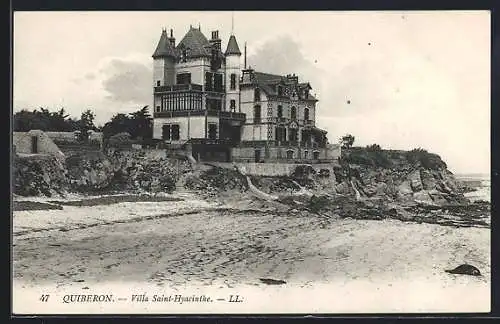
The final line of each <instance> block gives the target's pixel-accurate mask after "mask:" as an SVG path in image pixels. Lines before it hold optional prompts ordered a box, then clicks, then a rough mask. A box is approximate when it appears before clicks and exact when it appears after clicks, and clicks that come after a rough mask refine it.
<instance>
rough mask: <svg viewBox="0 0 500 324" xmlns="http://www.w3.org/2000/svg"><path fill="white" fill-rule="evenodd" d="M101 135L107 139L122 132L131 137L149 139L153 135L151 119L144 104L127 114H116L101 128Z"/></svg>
mask: <svg viewBox="0 0 500 324" xmlns="http://www.w3.org/2000/svg"><path fill="white" fill-rule="evenodd" d="M102 132H103V136H104V138H105V139H109V138H110V137H111V136H113V135H115V134H119V133H123V132H127V133H129V134H130V137H131V138H132V139H151V138H152V137H153V119H152V118H151V115H150V114H149V111H148V106H144V107H143V108H142V109H139V110H138V111H136V112H133V113H129V114H128V115H127V114H122V113H119V114H116V115H114V116H113V118H111V121H109V122H107V123H106V124H105V125H104V126H103V128H102Z"/></svg>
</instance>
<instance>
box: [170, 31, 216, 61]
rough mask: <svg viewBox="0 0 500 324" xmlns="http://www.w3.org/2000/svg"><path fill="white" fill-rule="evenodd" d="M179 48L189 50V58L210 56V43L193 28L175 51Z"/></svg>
mask: <svg viewBox="0 0 500 324" xmlns="http://www.w3.org/2000/svg"><path fill="white" fill-rule="evenodd" d="M181 48H186V49H188V50H189V51H188V56H189V57H200V56H210V42H209V41H208V40H207V38H206V37H205V35H203V33H202V32H201V31H200V30H199V29H198V28H193V27H192V26H191V27H190V28H189V31H188V32H187V34H186V35H185V36H184V38H182V40H181V41H180V42H179V45H178V46H177V49H181Z"/></svg>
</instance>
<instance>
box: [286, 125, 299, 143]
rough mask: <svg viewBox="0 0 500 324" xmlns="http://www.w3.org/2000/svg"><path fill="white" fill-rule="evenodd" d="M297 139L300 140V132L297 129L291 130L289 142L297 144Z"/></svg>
mask: <svg viewBox="0 0 500 324" xmlns="http://www.w3.org/2000/svg"><path fill="white" fill-rule="evenodd" d="M297 139H298V132H297V129H294V128H292V129H290V134H289V136H288V140H289V141H290V142H297Z"/></svg>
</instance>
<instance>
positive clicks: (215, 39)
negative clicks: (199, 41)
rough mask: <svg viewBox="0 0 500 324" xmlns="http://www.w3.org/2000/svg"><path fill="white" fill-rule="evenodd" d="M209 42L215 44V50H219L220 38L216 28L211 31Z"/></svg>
mask: <svg viewBox="0 0 500 324" xmlns="http://www.w3.org/2000/svg"><path fill="white" fill-rule="evenodd" d="M210 44H212V46H215V48H216V49H217V50H219V51H220V50H221V39H220V38H219V31H218V30H214V31H212V39H210Z"/></svg>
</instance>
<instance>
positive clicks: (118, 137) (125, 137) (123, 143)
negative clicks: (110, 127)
mask: <svg viewBox="0 0 500 324" xmlns="http://www.w3.org/2000/svg"><path fill="white" fill-rule="evenodd" d="M131 145H132V140H131V139H130V134H129V133H126V132H123V133H118V134H115V135H113V136H111V137H110V138H109V139H108V146H109V147H130V146H131Z"/></svg>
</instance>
